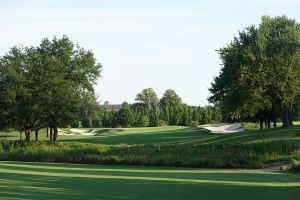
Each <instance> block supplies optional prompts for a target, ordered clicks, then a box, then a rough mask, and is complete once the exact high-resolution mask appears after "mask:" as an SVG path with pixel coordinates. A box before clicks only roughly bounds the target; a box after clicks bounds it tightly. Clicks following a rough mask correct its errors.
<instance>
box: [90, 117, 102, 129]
mask: <svg viewBox="0 0 300 200" xmlns="http://www.w3.org/2000/svg"><path fill="white" fill-rule="evenodd" d="M100 126H101V123H100V120H99V119H97V118H96V119H93V120H92V128H99V127H100Z"/></svg>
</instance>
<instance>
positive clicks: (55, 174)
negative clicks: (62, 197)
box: [0, 169, 300, 187]
mask: <svg viewBox="0 0 300 200" xmlns="http://www.w3.org/2000/svg"><path fill="white" fill-rule="evenodd" d="M1 173H10V174H23V175H35V176H52V177H66V178H67V177H71V178H91V179H119V180H143V181H165V182H181V183H202V184H203V183H207V184H215V185H232V186H264V187H298V186H300V182H288V183H283V182H272V183H270V182H246V181H223V180H206V179H184V178H163V177H143V176H115V175H94V174H93V175H91V174H72V173H68V174H66V173H59V172H36V171H31V170H28V171H19V170H11V169H1V171H0V174H1Z"/></svg>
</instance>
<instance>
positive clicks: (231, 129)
mask: <svg viewBox="0 0 300 200" xmlns="http://www.w3.org/2000/svg"><path fill="white" fill-rule="evenodd" d="M202 128H204V129H207V130H209V131H210V132H212V133H223V134H225V133H236V132H241V131H244V128H243V126H242V124H241V123H235V124H225V123H223V124H208V125H203V126H202Z"/></svg>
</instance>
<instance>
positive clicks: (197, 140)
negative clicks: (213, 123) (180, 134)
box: [178, 136, 219, 144]
mask: <svg viewBox="0 0 300 200" xmlns="http://www.w3.org/2000/svg"><path fill="white" fill-rule="evenodd" d="M218 137H219V136H212V137H208V138H201V139H196V140H194V139H193V140H186V141H183V142H178V144H189V143H194V142H199V141H205V140H210V139H213V138H218ZM203 144H205V143H203Z"/></svg>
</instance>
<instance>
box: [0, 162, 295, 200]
mask: <svg viewBox="0 0 300 200" xmlns="http://www.w3.org/2000/svg"><path fill="white" fill-rule="evenodd" d="M299 196H300V175H299V174H293V173H280V172H265V171H259V170H255V171H253V170H207V169H202V170H198V169H179V168H157V167H151V168H150V167H129V166H118V167H117V166H91V165H71V164H47V163H18V162H0V199H3V200H13V199H14V200H15V199H31V200H35V199H37V200H40V199H45V200H47V199H65V200H68V199H107V200H116V199H131V200H138V199H143V200H152V199H156V200H162V199H163V200H179V199H200V200H201V199H211V200H225V199H230V200H240V199H245V200H252V199H257V200H266V199H272V200H282V199H285V200H295V199H298V198H299Z"/></svg>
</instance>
